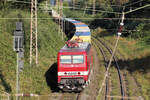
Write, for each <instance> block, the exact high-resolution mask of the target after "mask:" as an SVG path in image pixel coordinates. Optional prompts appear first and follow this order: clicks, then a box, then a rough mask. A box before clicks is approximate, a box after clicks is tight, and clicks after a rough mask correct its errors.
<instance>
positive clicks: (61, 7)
mask: <svg viewBox="0 0 150 100" xmlns="http://www.w3.org/2000/svg"><path fill="white" fill-rule="evenodd" d="M60 17H63V1H62V0H60ZM60 25H61V28H62V31H61V33H62V40H63V39H64V37H63V28H64V26H63V20H61V23H60Z"/></svg>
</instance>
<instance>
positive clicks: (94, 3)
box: [93, 0, 95, 15]
mask: <svg viewBox="0 0 150 100" xmlns="http://www.w3.org/2000/svg"><path fill="white" fill-rule="evenodd" d="M93 15H95V0H93Z"/></svg>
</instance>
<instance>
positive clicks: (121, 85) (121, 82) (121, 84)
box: [93, 36, 125, 100]
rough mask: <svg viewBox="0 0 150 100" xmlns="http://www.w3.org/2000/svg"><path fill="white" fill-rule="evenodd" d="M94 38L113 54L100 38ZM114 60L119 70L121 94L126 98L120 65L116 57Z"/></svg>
mask: <svg viewBox="0 0 150 100" xmlns="http://www.w3.org/2000/svg"><path fill="white" fill-rule="evenodd" d="M93 38H95V39H97V40H98V41H99V42H100V43H101V44H102V45H103V46H104V47H105V48H106V49H107V50H108V51H109V53H110V54H112V50H111V49H110V48H109V47H108V46H107V45H106V44H105V43H104V42H102V41H101V40H100V39H98V38H96V37H94V36H93ZM113 60H114V62H115V64H116V69H117V72H118V76H119V81H120V92H121V95H122V97H124V96H125V92H124V86H123V85H124V84H123V80H122V77H121V72H120V67H119V64H118V62H117V58H116V56H114V57H113ZM122 100H124V99H123V98H122Z"/></svg>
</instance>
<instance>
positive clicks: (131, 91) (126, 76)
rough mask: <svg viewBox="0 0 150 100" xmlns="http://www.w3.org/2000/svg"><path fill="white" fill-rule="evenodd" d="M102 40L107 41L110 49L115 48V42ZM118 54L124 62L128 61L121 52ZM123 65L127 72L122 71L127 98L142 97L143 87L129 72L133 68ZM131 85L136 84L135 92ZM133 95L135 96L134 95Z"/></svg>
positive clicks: (126, 64)
mask: <svg viewBox="0 0 150 100" xmlns="http://www.w3.org/2000/svg"><path fill="white" fill-rule="evenodd" d="M101 40H102V41H105V43H107V44H108V45H109V47H110V48H113V45H114V43H113V42H111V41H110V40H107V39H105V38H101ZM117 54H118V56H120V57H121V60H122V61H124V60H126V58H125V57H124V55H123V54H122V53H121V52H120V51H119V50H118V51H117ZM121 65H123V66H125V70H122V74H123V75H122V76H123V77H124V84H125V86H126V88H125V93H126V96H139V95H142V90H141V85H139V83H138V82H137V79H136V78H135V77H134V76H133V75H132V73H130V72H129V71H127V70H128V68H130V67H131V66H130V65H129V63H126V62H121ZM129 78H130V80H129ZM129 81H130V82H129ZM131 81H132V82H131ZM130 83H132V84H134V87H135V88H136V89H135V90H134V89H132V88H131V86H129V84H130ZM135 92H136V93H135ZM132 94H134V95H132Z"/></svg>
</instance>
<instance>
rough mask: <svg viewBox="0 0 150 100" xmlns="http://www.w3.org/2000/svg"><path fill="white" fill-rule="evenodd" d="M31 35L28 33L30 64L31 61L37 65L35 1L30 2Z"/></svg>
mask: <svg viewBox="0 0 150 100" xmlns="http://www.w3.org/2000/svg"><path fill="white" fill-rule="evenodd" d="M30 31H31V33H30V64H31V63H32V60H35V62H36V64H37V63H38V48H37V0H32V1H31V30H30Z"/></svg>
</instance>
